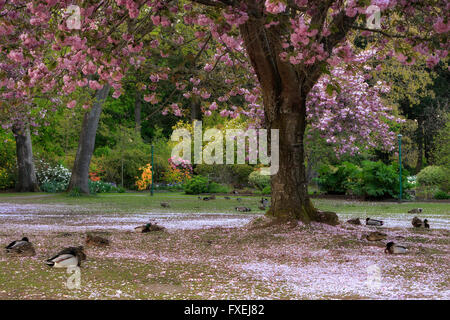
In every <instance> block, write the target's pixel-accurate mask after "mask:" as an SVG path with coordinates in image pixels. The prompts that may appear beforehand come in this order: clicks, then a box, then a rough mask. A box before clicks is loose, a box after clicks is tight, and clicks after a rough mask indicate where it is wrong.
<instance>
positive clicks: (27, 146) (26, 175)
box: [13, 125, 39, 192]
mask: <svg viewBox="0 0 450 320" xmlns="http://www.w3.org/2000/svg"><path fill="white" fill-rule="evenodd" d="M13 133H14V137H15V139H16V153H17V167H18V180H17V183H16V191H18V192H36V191H39V186H38V183H37V179H36V171H35V168H34V163H33V148H32V144H31V135H30V128H29V127H28V126H24V125H15V126H13Z"/></svg>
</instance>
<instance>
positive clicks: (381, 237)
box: [366, 231, 387, 241]
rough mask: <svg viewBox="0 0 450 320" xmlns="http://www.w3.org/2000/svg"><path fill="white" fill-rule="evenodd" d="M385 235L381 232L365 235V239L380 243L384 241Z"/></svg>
mask: <svg viewBox="0 0 450 320" xmlns="http://www.w3.org/2000/svg"><path fill="white" fill-rule="evenodd" d="M386 237H387V234H385V233H381V232H377V231H375V232H371V233H369V234H368V235H366V239H367V240H368V241H380V240H384V239H386Z"/></svg>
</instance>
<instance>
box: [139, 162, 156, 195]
mask: <svg viewBox="0 0 450 320" xmlns="http://www.w3.org/2000/svg"><path fill="white" fill-rule="evenodd" d="M139 170H142V174H141V177H140V178H139V177H136V179H138V180H137V181H136V186H137V187H138V190H146V189H147V188H148V187H149V186H150V185H151V183H152V166H151V165H150V163H147V164H146V165H145V167H141V168H139Z"/></svg>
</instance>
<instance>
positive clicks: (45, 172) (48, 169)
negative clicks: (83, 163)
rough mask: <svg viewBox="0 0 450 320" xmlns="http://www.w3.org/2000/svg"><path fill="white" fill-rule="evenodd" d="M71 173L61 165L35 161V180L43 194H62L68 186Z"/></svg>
mask: <svg viewBox="0 0 450 320" xmlns="http://www.w3.org/2000/svg"><path fill="white" fill-rule="evenodd" d="M70 176H71V172H70V170H69V169H67V168H66V167H64V166H63V165H62V164H50V163H48V162H46V161H44V160H38V161H36V178H37V180H38V184H39V187H40V188H41V190H42V191H44V192H63V191H65V190H66V189H67V187H68V186H69V181H70Z"/></svg>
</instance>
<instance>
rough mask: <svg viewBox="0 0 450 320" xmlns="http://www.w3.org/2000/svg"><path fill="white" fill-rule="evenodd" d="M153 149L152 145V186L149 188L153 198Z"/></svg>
mask: <svg viewBox="0 0 450 320" xmlns="http://www.w3.org/2000/svg"><path fill="white" fill-rule="evenodd" d="M154 149H155V147H154V146H153V145H152V186H151V187H150V195H152V196H153V181H154V180H155V169H154V165H153V151H154Z"/></svg>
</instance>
